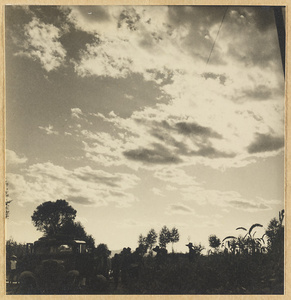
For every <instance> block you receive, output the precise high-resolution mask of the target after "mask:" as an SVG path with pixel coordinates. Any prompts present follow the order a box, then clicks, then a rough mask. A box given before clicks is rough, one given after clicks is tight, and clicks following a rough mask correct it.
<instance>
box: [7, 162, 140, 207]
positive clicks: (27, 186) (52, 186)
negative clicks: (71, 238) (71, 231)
mask: <svg viewBox="0 0 291 300" xmlns="http://www.w3.org/2000/svg"><path fill="white" fill-rule="evenodd" d="M22 171H23V172H24V173H25V176H24V175H21V174H13V173H8V175H7V176H8V180H9V182H11V184H10V186H9V188H10V194H11V196H12V197H13V198H15V199H20V200H19V201H20V204H24V203H26V202H32V203H41V202H43V201H53V200H56V199H59V198H62V199H66V200H68V201H71V202H74V203H78V204H82V205H94V206H104V205H108V204H109V203H115V205H116V206H118V207H126V206H129V205H131V203H132V202H134V201H137V199H136V197H135V196H133V194H131V193H129V192H128V190H130V189H132V188H134V187H135V186H136V185H137V184H138V182H139V178H138V177H137V176H135V175H133V174H127V173H115V174H111V173H107V172H105V171H102V170H94V169H92V168H91V167H89V166H86V167H79V168H76V169H74V170H68V169H65V168H64V167H61V166H57V165H54V164H52V163H50V162H47V163H39V164H34V165H31V166H29V167H28V168H26V169H24V170H22Z"/></svg>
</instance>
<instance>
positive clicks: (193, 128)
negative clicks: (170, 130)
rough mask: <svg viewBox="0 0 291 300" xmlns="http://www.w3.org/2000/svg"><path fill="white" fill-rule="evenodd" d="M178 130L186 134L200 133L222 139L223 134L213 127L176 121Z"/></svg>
mask: <svg viewBox="0 0 291 300" xmlns="http://www.w3.org/2000/svg"><path fill="white" fill-rule="evenodd" d="M176 127H177V129H178V132H179V133H181V134H185V135H191V134H193V135H199V136H206V137H212V138H218V139H221V138H222V136H221V134H218V133H216V132H215V131H213V130H212V129H211V128H207V127H203V126H200V125H198V124H196V123H190V122H178V123H176Z"/></svg>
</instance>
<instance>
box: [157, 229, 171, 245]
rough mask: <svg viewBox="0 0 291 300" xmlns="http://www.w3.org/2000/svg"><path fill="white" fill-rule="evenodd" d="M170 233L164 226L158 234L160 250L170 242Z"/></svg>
mask: <svg viewBox="0 0 291 300" xmlns="http://www.w3.org/2000/svg"><path fill="white" fill-rule="evenodd" d="M170 235H171V233H170V230H169V228H168V227H167V226H166V225H165V226H163V228H162V229H161V231H160V234H159V245H160V247H161V248H166V247H167V244H168V243H170V241H171V236H170Z"/></svg>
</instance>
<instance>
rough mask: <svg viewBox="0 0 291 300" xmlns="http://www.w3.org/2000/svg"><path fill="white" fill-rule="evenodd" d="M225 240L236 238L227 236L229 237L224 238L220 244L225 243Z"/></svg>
mask: <svg viewBox="0 0 291 300" xmlns="http://www.w3.org/2000/svg"><path fill="white" fill-rule="evenodd" d="M227 239H236V237H235V236H232V235H229V236H227V237H225V238H224V239H223V240H222V242H223V241H225V240H227Z"/></svg>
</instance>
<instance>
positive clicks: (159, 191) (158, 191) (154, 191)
mask: <svg viewBox="0 0 291 300" xmlns="http://www.w3.org/2000/svg"><path fill="white" fill-rule="evenodd" d="M152 192H153V193H154V194H155V195H157V196H161V197H165V195H164V194H163V192H162V191H161V190H160V189H158V188H155V187H153V188H152Z"/></svg>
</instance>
